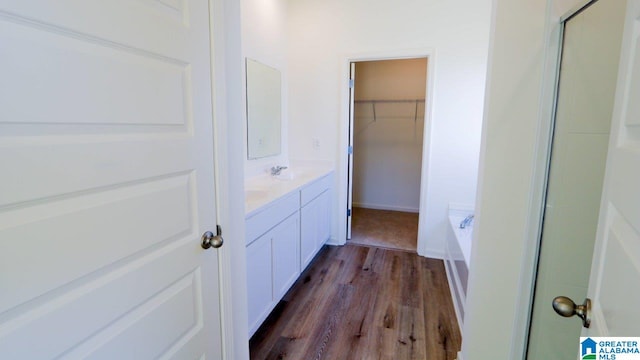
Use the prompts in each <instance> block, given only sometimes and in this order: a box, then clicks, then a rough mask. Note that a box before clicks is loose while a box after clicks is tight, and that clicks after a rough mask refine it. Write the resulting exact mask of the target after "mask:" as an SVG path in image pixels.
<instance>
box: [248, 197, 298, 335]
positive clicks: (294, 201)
mask: <svg viewBox="0 0 640 360" xmlns="http://www.w3.org/2000/svg"><path fill="white" fill-rule="evenodd" d="M299 214H300V198H299V196H298V194H295V193H294V194H289V195H287V196H284V197H282V198H279V199H278V200H275V201H274V202H272V203H271V204H269V205H267V206H265V207H264V209H263V210H262V211H259V212H257V213H255V214H254V215H253V216H250V217H248V218H247V219H246V223H245V224H246V235H247V304H248V316H249V333H250V334H253V333H254V332H255V331H256V330H257V329H258V327H259V326H260V324H262V322H263V321H264V319H266V318H267V316H268V315H269V312H271V310H272V309H273V308H274V307H275V305H276V304H277V302H278V301H279V300H280V299H281V298H282V296H283V295H284V294H285V293H286V292H287V290H289V287H290V286H291V285H292V284H293V283H294V281H295V280H296V279H297V278H298V276H299V275H300V262H299V256H300V255H299V254H300V250H299V249H300V215H299Z"/></svg>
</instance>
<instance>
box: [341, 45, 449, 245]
mask: <svg viewBox="0 0 640 360" xmlns="http://www.w3.org/2000/svg"><path fill="white" fill-rule="evenodd" d="M416 58H427V78H426V79H425V86H426V91H427V96H426V98H425V113H424V132H423V143H422V169H421V171H420V208H419V220H418V246H417V251H418V255H421V256H426V255H427V254H426V245H427V244H426V218H427V204H428V196H427V190H428V180H429V178H428V175H429V165H430V155H431V151H430V149H431V125H432V121H433V94H434V88H435V73H436V72H435V68H436V51H435V48H421V49H404V50H402V49H401V50H395V51H384V52H370V53H355V54H347V55H343V56H342V57H341V59H340V63H341V71H340V74H341V76H342V77H341V79H342V82H341V84H343V86H342V89H341V93H340V95H341V96H340V99H341V107H340V109H341V115H340V123H339V127H338V131H339V135H338V149H339V150H338V169H337V171H336V173H337V176H336V180H337V182H338V184H337V189H338V191H337V192H338V212H337V213H338V238H337V239H336V242H337V245H344V244H346V241H347V213H346V210H347V196H348V191H351V190H352V189H349V172H348V167H349V154H348V147H349V145H350V143H349V128H350V123H351V118H350V116H349V92H350V91H349V90H350V89H349V77H350V70H351V63H352V62H363V61H380V60H402V59H416Z"/></svg>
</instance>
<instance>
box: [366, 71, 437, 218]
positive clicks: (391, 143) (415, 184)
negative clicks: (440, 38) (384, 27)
mask: <svg viewBox="0 0 640 360" xmlns="http://www.w3.org/2000/svg"><path fill="white" fill-rule="evenodd" d="M426 80H427V59H426V58H421V59H403V60H385V61H363V62H358V63H356V80H355V100H356V104H355V111H354V135H353V140H354V152H353V158H354V166H353V206H354V207H364V208H370V209H382V210H396V211H410V212H418V210H419V207H420V169H421V167H422V145H423V141H422V137H423V132H424V110H425V108H424V99H425V95H426V86H427V85H426ZM417 99H422V101H421V102H420V103H419V104H417V107H416V103H415V102H406V103H395V102H394V103H387V102H379V103H371V102H362V103H358V101H362V100H365V101H366V100H417ZM374 107H375V112H374Z"/></svg>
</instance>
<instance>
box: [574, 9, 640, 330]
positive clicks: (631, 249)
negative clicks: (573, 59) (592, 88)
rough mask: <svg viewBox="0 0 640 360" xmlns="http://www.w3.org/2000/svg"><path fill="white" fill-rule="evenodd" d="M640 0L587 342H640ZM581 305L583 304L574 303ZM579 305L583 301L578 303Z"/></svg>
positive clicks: (613, 145) (625, 48)
mask: <svg viewBox="0 0 640 360" xmlns="http://www.w3.org/2000/svg"><path fill="white" fill-rule="evenodd" d="M638 99H640V0H629V1H628V4H627V12H626V19H625V28H624V35H623V39H622V52H621V55H620V70H619V75H618V84H617V88H616V100H615V105H614V112H613V120H612V127H611V140H610V143H609V154H608V158H607V168H606V173H605V179H604V188H603V195H602V202H601V208H600V219H599V223H598V233H597V237H596V246H595V248H594V256H593V263H592V267H591V278H590V281H589V290H588V296H589V297H590V298H591V299H592V301H593V320H592V323H591V327H590V328H589V329H583V336H640V328H639V327H638V324H640V310H638V304H640V287H639V286H638V284H640V101H638ZM574 300H575V301H577V302H578V301H579V299H574ZM580 302H581V301H580Z"/></svg>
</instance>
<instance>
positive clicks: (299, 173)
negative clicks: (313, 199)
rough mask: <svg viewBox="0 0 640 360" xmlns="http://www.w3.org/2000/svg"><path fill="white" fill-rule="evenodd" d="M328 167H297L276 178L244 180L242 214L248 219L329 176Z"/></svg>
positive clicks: (258, 177)
mask: <svg viewBox="0 0 640 360" xmlns="http://www.w3.org/2000/svg"><path fill="white" fill-rule="evenodd" d="M332 171H333V169H332V168H329V167H308V168H307V167H299V168H293V169H286V170H283V171H282V173H281V175H280V176H278V177H275V176H271V175H270V174H264V175H259V176H254V177H251V178H247V179H245V182H244V195H245V196H244V214H245V218H247V217H250V216H251V215H253V214H254V213H256V212H257V211H258V210H260V209H261V208H262V207H264V206H266V205H268V204H269V203H271V202H272V201H274V200H276V199H278V198H280V197H282V196H284V195H287V194H289V193H291V192H292V191H296V190H298V189H300V188H302V187H304V186H305V185H307V184H310V183H312V182H314V181H315V180H317V179H320V178H322V177H324V176H325V175H328V174H330V173H331V172H332Z"/></svg>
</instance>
